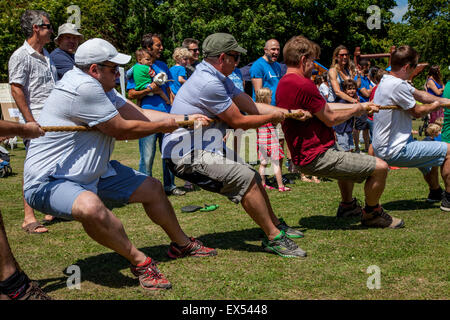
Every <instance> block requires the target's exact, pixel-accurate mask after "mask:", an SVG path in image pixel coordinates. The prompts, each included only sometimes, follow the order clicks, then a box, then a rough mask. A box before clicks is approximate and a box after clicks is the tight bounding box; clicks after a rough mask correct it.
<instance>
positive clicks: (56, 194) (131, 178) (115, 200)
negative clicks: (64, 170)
mask: <svg viewBox="0 0 450 320" xmlns="http://www.w3.org/2000/svg"><path fill="white" fill-rule="evenodd" d="M110 164H111V165H112V167H113V168H114V170H116V173H117V174H116V175H114V176H111V177H107V178H104V179H103V178H100V180H99V182H98V184H97V195H98V196H99V198H100V199H101V200H102V201H103V203H104V204H105V206H106V207H108V208H109V209H110V210H111V209H113V208H118V207H122V206H124V205H126V204H128V202H129V199H130V197H131V195H132V194H133V192H134V191H135V190H136V189H137V188H139V186H140V185H141V184H142V183H143V182H144V180H145V179H147V178H148V176H147V175H145V174H143V173H140V172H138V171H136V170H133V169H131V168H129V167H126V166H124V165H122V164H120V163H119V162H118V161H115V160H113V161H111V162H110ZM84 191H90V190H88V189H86V188H84V187H83V186H81V185H80V184H78V183H76V182H73V181H70V180H64V179H52V178H49V179H48V180H47V181H43V182H42V183H40V184H39V185H37V186H36V187H33V188H30V189H27V190H25V191H24V195H25V199H26V200H27V202H28V204H29V205H30V206H31V207H32V208H34V209H36V210H39V211H41V212H43V213H46V214H50V215H53V216H57V217H60V218H63V219H66V220H73V217H72V206H73V203H74V202H75V199H76V198H77V197H78V196H79V195H80V194H81V193H82V192H84Z"/></svg>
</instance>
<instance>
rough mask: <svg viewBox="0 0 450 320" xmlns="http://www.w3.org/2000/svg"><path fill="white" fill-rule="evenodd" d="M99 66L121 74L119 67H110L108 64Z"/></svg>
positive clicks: (99, 64)
mask: <svg viewBox="0 0 450 320" xmlns="http://www.w3.org/2000/svg"><path fill="white" fill-rule="evenodd" d="M97 65H98V66H102V67H106V68H110V69H111V70H114V71H115V72H116V73H117V72H119V65H116V66H110V65H107V64H103V63H97Z"/></svg>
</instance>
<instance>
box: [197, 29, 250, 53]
mask: <svg viewBox="0 0 450 320" xmlns="http://www.w3.org/2000/svg"><path fill="white" fill-rule="evenodd" d="M228 51H237V52H239V53H247V50H245V49H244V48H242V47H241V46H239V44H238V43H237V41H236V39H235V38H234V37H233V36H232V35H231V34H229V33H213V34H210V35H209V36H208V37H206V39H205V41H203V56H204V57H205V58H206V57H215V56H218V55H220V54H221V53H223V52H228Z"/></svg>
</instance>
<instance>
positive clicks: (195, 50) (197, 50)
mask: <svg viewBox="0 0 450 320" xmlns="http://www.w3.org/2000/svg"><path fill="white" fill-rule="evenodd" d="M188 50H189V51H194V52H200V49H199V48H195V49H188Z"/></svg>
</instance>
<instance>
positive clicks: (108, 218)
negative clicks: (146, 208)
mask: <svg viewBox="0 0 450 320" xmlns="http://www.w3.org/2000/svg"><path fill="white" fill-rule="evenodd" d="M72 216H73V217H74V219H75V220H77V221H79V222H81V224H82V225H83V228H84V230H85V231H86V233H87V234H88V235H89V236H90V237H91V238H92V239H94V240H95V241H97V242H98V243H100V244H101V245H103V246H105V247H107V248H109V249H112V250H114V251H115V252H117V253H118V254H120V255H121V256H123V257H124V258H125V259H127V260H128V261H130V262H131V264H133V265H138V264H139V263H143V262H144V261H145V259H146V255H145V254H144V253H143V252H141V251H139V250H138V249H136V247H135V246H134V245H133V244H132V243H131V241H130V240H129V239H128V237H127V235H126V233H125V230H124V228H123V225H122V222H121V221H120V220H119V219H118V218H117V217H116V216H114V215H113V213H112V212H111V211H110V210H108V209H107V208H106V207H105V205H104V204H103V202H102V201H101V200H100V198H99V197H98V196H97V195H96V194H95V193H92V192H90V191H85V192H82V193H81V194H80V195H79V196H78V197H77V198H76V199H75V202H74V203H73V206H72Z"/></svg>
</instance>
